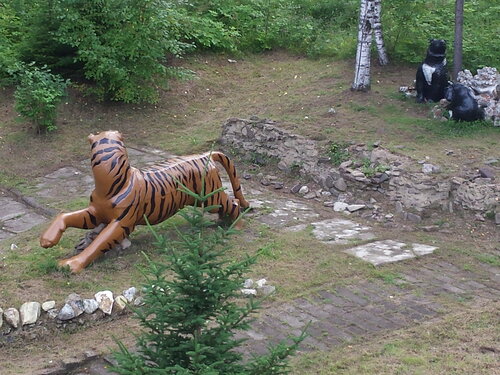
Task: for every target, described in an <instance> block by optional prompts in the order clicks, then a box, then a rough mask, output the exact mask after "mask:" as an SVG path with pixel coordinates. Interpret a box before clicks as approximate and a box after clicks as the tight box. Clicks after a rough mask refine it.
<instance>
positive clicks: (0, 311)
mask: <svg viewBox="0 0 500 375" xmlns="http://www.w3.org/2000/svg"><path fill="white" fill-rule="evenodd" d="M2 325H3V309H2V308H1V307H0V328H2Z"/></svg>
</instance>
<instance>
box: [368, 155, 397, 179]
mask: <svg viewBox="0 0 500 375" xmlns="http://www.w3.org/2000/svg"><path fill="white" fill-rule="evenodd" d="M361 164H362V166H361V172H363V173H364V174H365V176H367V177H373V176H375V175H376V174H377V173H384V172H385V171H388V170H389V169H390V167H389V166H387V165H384V164H378V165H375V164H373V163H372V162H371V161H370V159H369V158H363V159H362V160H361Z"/></svg>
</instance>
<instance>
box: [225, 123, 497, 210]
mask: <svg viewBox="0 0 500 375" xmlns="http://www.w3.org/2000/svg"><path fill="white" fill-rule="evenodd" d="M220 143H221V144H222V145H223V147H225V148H226V150H227V151H229V152H235V153H238V154H240V155H242V156H243V158H246V159H247V160H254V159H255V158H260V159H262V158H263V159H267V160H273V161H275V162H276V163H277V167H278V168H279V169H280V170H282V171H284V172H287V173H290V172H293V173H299V174H300V175H302V176H308V177H309V178H311V179H312V180H313V181H314V182H315V183H317V184H318V185H320V186H321V187H322V188H323V189H324V191H327V192H329V193H331V194H332V195H334V196H339V195H340V194H341V193H342V192H343V191H346V190H348V191H350V192H352V193H353V196H354V197H355V198H362V197H363V195H366V194H363V192H366V191H367V190H372V191H377V192H379V193H382V194H384V195H385V196H386V197H387V198H389V199H390V200H391V201H393V202H394V204H395V206H396V208H398V207H400V208H402V209H404V210H408V211H414V212H417V213H423V212H424V211H426V210H429V209H436V208H439V209H443V210H446V211H450V212H452V211H453V210H454V209H467V210H473V211H481V212H487V211H494V210H495V209H497V207H498V205H499V204H500V202H499V199H500V184H499V183H498V182H497V180H496V179H495V174H497V173H498V172H499V171H498V168H495V167H491V168H490V169H489V175H488V176H486V178H485V176H481V175H480V174H476V175H474V176H473V177H470V178H468V179H466V178H459V177H453V178H449V177H445V176H442V175H441V174H439V173H438V172H439V168H438V167H436V166H434V165H432V164H429V163H426V162H425V161H421V162H416V161H414V160H412V159H410V158H408V157H405V156H402V155H397V154H394V153H391V152H389V151H388V150H386V149H384V148H382V147H375V148H373V149H370V148H368V147H366V145H364V144H361V145H351V146H350V147H349V154H350V155H351V160H348V161H346V162H345V163H342V164H341V165H340V166H339V167H335V166H333V165H332V163H331V162H330V161H329V158H328V156H327V153H326V151H325V150H326V147H325V146H326V145H322V144H320V143H319V142H316V141H313V140H309V139H306V138H304V137H301V136H298V135H295V134H292V133H289V132H287V131H285V130H283V129H281V128H279V127H278V126H277V125H276V122H274V121H271V120H267V119H259V118H257V117H252V118H250V119H240V118H231V119H228V120H227V121H226V122H225V123H224V124H223V130H222V137H221V139H220ZM367 159H369V160H370V161H371V165H370V167H372V168H374V170H376V167H377V166H382V165H383V166H384V169H385V170H384V171H383V172H382V171H380V172H376V173H374V174H370V175H366V174H365V173H364V172H363V165H362V164H361V163H360V162H359V160H367ZM365 167H366V166H365ZM365 172H366V169H365Z"/></svg>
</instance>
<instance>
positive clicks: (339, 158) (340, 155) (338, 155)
mask: <svg viewBox="0 0 500 375" xmlns="http://www.w3.org/2000/svg"><path fill="white" fill-rule="evenodd" d="M348 147H349V145H348V144H347V143H336V142H333V143H331V144H330V147H329V149H328V156H329V157H330V160H331V162H332V164H333V165H335V166H338V165H340V164H341V163H342V162H344V161H346V160H348V159H349V157H350V154H349V151H348V150H347V148H348Z"/></svg>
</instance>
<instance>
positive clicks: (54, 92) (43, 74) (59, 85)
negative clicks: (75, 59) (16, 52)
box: [14, 64, 69, 132]
mask: <svg viewBox="0 0 500 375" xmlns="http://www.w3.org/2000/svg"><path fill="white" fill-rule="evenodd" d="M17 76H18V81H19V84H18V86H17V88H16V91H15V93H14V97H15V99H16V104H15V107H16V111H18V112H19V113H20V114H21V115H22V116H24V117H25V118H27V119H29V120H31V121H32V122H33V123H34V124H35V126H36V129H37V131H38V132H42V131H52V130H55V129H56V128H57V126H56V115H57V105H58V104H59V103H60V101H61V99H62V98H63V97H64V95H65V90H66V87H67V85H68V83H69V81H67V80H64V79H63V78H61V77H60V76H58V75H54V74H52V73H51V72H50V70H48V69H46V67H43V68H37V67H36V66H34V65H33V64H30V65H21V66H20V68H19V70H18V72H17Z"/></svg>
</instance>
